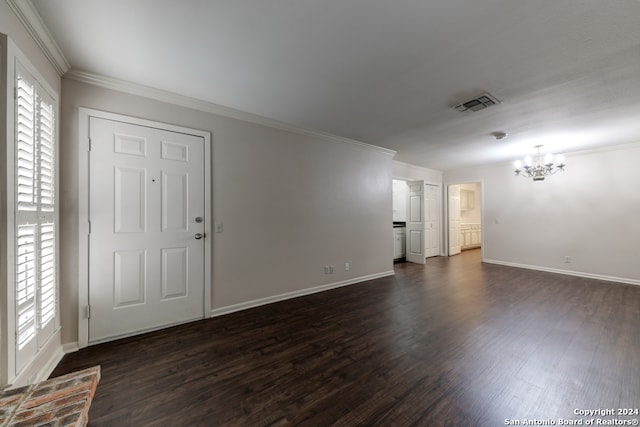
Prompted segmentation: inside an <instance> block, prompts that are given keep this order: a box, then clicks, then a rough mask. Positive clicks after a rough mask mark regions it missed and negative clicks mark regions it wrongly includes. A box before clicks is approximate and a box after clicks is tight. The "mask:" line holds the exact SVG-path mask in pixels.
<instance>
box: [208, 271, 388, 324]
mask: <svg viewBox="0 0 640 427" xmlns="http://www.w3.org/2000/svg"><path fill="white" fill-rule="evenodd" d="M394 274H395V273H394V272H393V270H390V271H384V272H382V273H376V274H370V275H367V276H360V277H355V278H353V279H347V280H343V281H340V282H334V283H328V284H326V285H320V286H315V287H313V288H308V289H301V290H299V291H293V292H287V293H284V294H279V295H273V296H270V297H266V298H260V299H256V300H253V301H247V302H241V303H239V304H233V305H228V306H226V307H220V308H215V309H213V310H211V313H210V314H209V315H210V317H216V316H222V315H224V314H229V313H234V312H236V311H240V310H246V309H249V308H253V307H259V306H261V305H266V304H271V303H274V302H278V301H284V300H288V299H291V298H297V297H302V296H305V295H311V294H316V293H318V292H323V291H328V290H330V289H336V288H341V287H343V286H349V285H354V284H356V283H361V282H366V281H367V280H373V279H379V278H381V277H387V276H393V275H394Z"/></svg>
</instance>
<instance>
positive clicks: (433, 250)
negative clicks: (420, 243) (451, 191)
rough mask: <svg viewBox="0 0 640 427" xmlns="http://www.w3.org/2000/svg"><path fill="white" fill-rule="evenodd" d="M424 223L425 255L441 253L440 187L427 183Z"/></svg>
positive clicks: (425, 188) (425, 187)
mask: <svg viewBox="0 0 640 427" xmlns="http://www.w3.org/2000/svg"><path fill="white" fill-rule="evenodd" d="M424 205H425V207H424V214H425V218H424V225H425V233H426V234H425V244H424V246H425V255H426V256H427V257H432V256H438V255H440V214H439V211H440V187H439V186H437V185H430V184H425V186H424Z"/></svg>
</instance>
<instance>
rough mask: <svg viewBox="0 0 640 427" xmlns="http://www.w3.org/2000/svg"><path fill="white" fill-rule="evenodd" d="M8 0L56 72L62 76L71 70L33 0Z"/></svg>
mask: <svg viewBox="0 0 640 427" xmlns="http://www.w3.org/2000/svg"><path fill="white" fill-rule="evenodd" d="M6 1H7V4H8V5H9V7H10V8H11V10H13V12H14V13H15V14H16V16H17V17H18V19H19V20H20V22H21V23H22V25H23V26H24V28H25V29H26V30H27V32H28V33H29V34H30V35H31V37H32V38H33V40H34V41H35V42H36V44H37V45H38V47H40V50H42V53H44V56H46V57H47V59H48V60H49V62H50V63H51V65H53V68H55V70H56V72H57V73H58V74H59V75H60V76H62V75H64V74H65V73H66V72H67V71H69V68H71V65H69V61H67V58H65V56H64V54H63V53H62V50H60V47H59V46H58V44H57V43H56V41H55V40H54V39H53V36H52V35H51V33H50V32H49V29H48V28H47V26H46V25H45V24H44V22H43V21H42V18H41V17H40V14H39V13H38V11H37V10H36V8H35V7H34V6H33V3H31V0H22V1H20V0H6Z"/></svg>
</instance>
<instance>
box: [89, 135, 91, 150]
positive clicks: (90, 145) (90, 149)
mask: <svg viewBox="0 0 640 427" xmlns="http://www.w3.org/2000/svg"><path fill="white" fill-rule="evenodd" d="M89 151H91V138H89Z"/></svg>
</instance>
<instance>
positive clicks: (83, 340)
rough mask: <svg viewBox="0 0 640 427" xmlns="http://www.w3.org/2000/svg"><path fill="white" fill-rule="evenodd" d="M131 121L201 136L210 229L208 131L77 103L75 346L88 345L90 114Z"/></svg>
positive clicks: (207, 293)
mask: <svg viewBox="0 0 640 427" xmlns="http://www.w3.org/2000/svg"><path fill="white" fill-rule="evenodd" d="M91 117H97V118H101V119H107V120H115V121H119V122H125V123H131V124H134V125H139V126H147V127H153V128H156V129H162V130H167V131H170V132H180V133H186V134H189V135H195V136H199V137H202V138H203V139H204V198H205V200H204V217H205V233H206V235H207V236H213V235H212V233H211V221H212V217H211V133H210V132H207V131H202V130H197V129H191V128H186V127H182V126H175V125H170V124H167V123H161V122H156V121H152V120H146V119H139V118H136V117H130V116H125V115H121V114H115V113H109V112H106V111H100V110H93V109H90V108H84V107H80V109H79V114H78V348H84V347H86V346H88V345H89V318H88V316H87V314H88V313H87V309H88V307H89V118H91ZM212 243H213V242H212V239H211V237H210V238H209V239H207V240H206V241H205V245H204V295H203V299H204V301H203V313H204V317H208V316H209V313H210V312H211V248H212V246H213V245H212Z"/></svg>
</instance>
